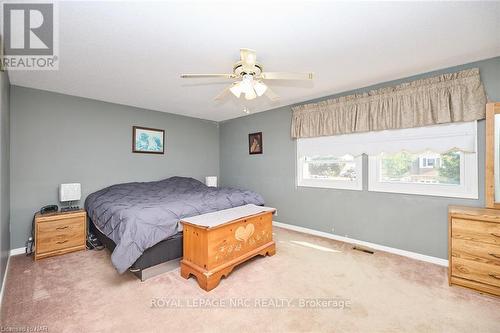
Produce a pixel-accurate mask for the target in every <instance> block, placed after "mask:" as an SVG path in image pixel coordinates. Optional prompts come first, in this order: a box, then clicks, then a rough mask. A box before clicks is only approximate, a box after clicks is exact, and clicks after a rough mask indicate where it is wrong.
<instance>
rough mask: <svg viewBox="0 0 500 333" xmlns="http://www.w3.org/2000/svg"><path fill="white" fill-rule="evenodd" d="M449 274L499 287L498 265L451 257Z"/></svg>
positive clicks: (499, 268) (499, 267)
mask: <svg viewBox="0 0 500 333" xmlns="http://www.w3.org/2000/svg"><path fill="white" fill-rule="evenodd" d="M451 275H452V276H457V277H460V278H463V279H467V280H472V281H477V282H481V283H486V284H488V285H492V286H495V287H500V266H499V265H492V264H485V263H481V262H476V261H472V260H467V259H461V258H456V257H454V258H452V259H451Z"/></svg>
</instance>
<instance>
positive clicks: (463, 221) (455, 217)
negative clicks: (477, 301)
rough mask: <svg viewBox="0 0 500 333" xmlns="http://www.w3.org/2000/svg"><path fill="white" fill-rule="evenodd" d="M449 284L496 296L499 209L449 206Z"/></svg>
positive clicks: (499, 267) (499, 283)
mask: <svg viewBox="0 0 500 333" xmlns="http://www.w3.org/2000/svg"><path fill="white" fill-rule="evenodd" d="M448 223H449V225H448V235H449V239H448V253H449V269H448V277H449V284H450V285H452V284H455V285H460V286H463V287H468V288H472V289H475V290H478V291H481V292H486V293H490V294H493V295H497V296H500V210H496V209H488V208H474V207H461V206H450V207H449V210H448Z"/></svg>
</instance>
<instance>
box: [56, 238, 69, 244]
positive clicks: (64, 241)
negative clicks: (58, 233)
mask: <svg viewBox="0 0 500 333" xmlns="http://www.w3.org/2000/svg"><path fill="white" fill-rule="evenodd" d="M67 241H68V240H67V239H66V240H63V241H60V242H56V243H57V244H64V243H66V242H67Z"/></svg>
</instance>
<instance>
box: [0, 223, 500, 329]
mask: <svg viewBox="0 0 500 333" xmlns="http://www.w3.org/2000/svg"><path fill="white" fill-rule="evenodd" d="M275 239H276V241H277V254H276V255H275V256H273V257H265V258H264V257H259V258H256V259H255V260H252V261H251V262H249V263H247V264H244V265H242V266H241V267H240V268H238V269H236V270H235V271H234V272H233V273H232V274H231V275H230V276H229V277H228V278H227V279H224V280H222V282H221V284H220V285H219V287H217V288H216V289H215V290H213V291H211V292H210V293H206V292H204V291H203V290H201V289H200V288H199V287H198V285H197V283H196V281H195V279H194V278H191V279H189V280H184V279H183V278H181V277H180V276H179V270H178V269H177V270H175V271H172V272H170V273H166V274H163V275H161V276H158V277H156V278H153V279H151V280H148V281H146V282H143V283H141V282H140V281H139V280H137V279H136V278H135V277H134V276H132V274H130V273H127V274H125V275H118V274H117V273H116V272H115V270H114V268H113V267H112V265H111V262H110V256H109V254H108V252H107V251H101V252H96V251H87V252H78V253H73V254H68V255H64V256H61V257H55V258H50V259H44V260H41V261H39V262H36V263H34V262H33V261H32V260H31V258H27V257H25V256H16V257H13V258H11V262H10V268H9V272H8V276H7V284H6V289H5V295H4V302H3V306H2V310H1V314H2V326H3V327H4V330H5V327H28V328H30V327H31V328H32V327H41V328H42V329H43V328H44V327H46V328H47V330H48V331H49V332H180V331H187V332H201V331H206V332H231V331H233V332H237V331H243V332H269V331H277V332H278V331H279V332H500V299H498V298H494V297H490V296H486V295H481V294H479V293H476V292H473V291H470V290H467V289H464V288H460V287H452V288H450V287H448V284H447V276H446V269H445V268H443V267H439V266H435V265H432V264H427V263H423V262H419V261H415V260H411V259H407V258H404V257H399V256H396V255H391V254H387V253H382V252H377V253H375V254H374V255H370V254H366V253H363V252H359V251H354V250H352V249H351V246H349V245H347V244H344V243H340V242H335V241H332V240H327V239H322V238H318V237H313V236H309V235H305V234H301V233H296V232H292V231H287V230H284V229H280V228H275ZM306 299H309V300H310V301H309V303H308V305H309V308H304V307H300V306H301V305H304V302H305V301H306ZM317 299H322V300H324V301H325V302H323V303H321V304H318V303H314V301H315V300H317ZM168 301H171V302H173V303H171V304H169V305H167V302H168ZM209 301H210V302H209ZM231 301H232V302H234V303H237V304H239V305H240V307H231V306H230V305H227V303H229V302H231ZM327 301H329V302H327ZM224 302H226V305H225V303H224ZM238 302H239V303H238ZM287 302H290V305H286V304H288V303H287ZM311 302H312V303H311ZM342 302H345V303H344V305H345V306H344V307H343V308H342V306H341V305H342ZM153 303H154V304H156V306H157V307H152V304H153ZM234 303H233V305H234ZM200 306H201V307H200Z"/></svg>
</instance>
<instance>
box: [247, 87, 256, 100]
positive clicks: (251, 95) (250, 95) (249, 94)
mask: <svg viewBox="0 0 500 333" xmlns="http://www.w3.org/2000/svg"><path fill="white" fill-rule="evenodd" d="M255 98H257V94H256V93H255V90H254V89H253V88H252V89H248V90H247V91H245V99H247V100H251V99H255Z"/></svg>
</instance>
